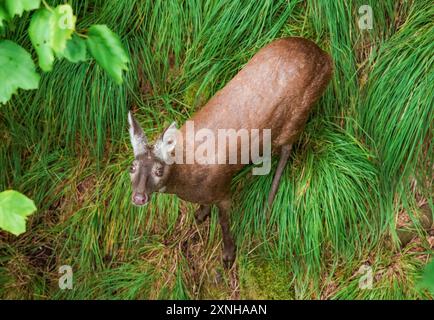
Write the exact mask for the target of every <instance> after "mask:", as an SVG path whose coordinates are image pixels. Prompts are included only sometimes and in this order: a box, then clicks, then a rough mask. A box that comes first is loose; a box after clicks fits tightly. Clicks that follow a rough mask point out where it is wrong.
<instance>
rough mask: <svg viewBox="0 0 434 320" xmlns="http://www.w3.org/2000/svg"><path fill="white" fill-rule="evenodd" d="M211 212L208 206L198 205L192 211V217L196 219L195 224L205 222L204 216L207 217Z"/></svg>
mask: <svg viewBox="0 0 434 320" xmlns="http://www.w3.org/2000/svg"><path fill="white" fill-rule="evenodd" d="M210 212H211V209H210V208H209V207H203V208H202V207H200V208H199V209H197V210H196V212H195V213H194V219H195V220H196V223H197V224H201V223H203V222H205V220H206V218H208V216H209V214H210Z"/></svg>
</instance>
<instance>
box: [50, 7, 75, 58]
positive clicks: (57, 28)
mask: <svg viewBox="0 0 434 320" xmlns="http://www.w3.org/2000/svg"><path fill="white" fill-rule="evenodd" d="M52 19H54V25H53V35H52V39H51V47H52V48H53V50H54V52H55V53H56V54H58V55H60V54H62V52H63V50H65V47H66V42H67V41H68V40H69V39H71V35H72V33H73V32H74V30H75V21H76V20H77V18H76V17H75V16H74V15H73V13H72V8H71V6H70V5H69V4H64V5H60V6H57V7H56V8H55V9H54V13H53V17H52Z"/></svg>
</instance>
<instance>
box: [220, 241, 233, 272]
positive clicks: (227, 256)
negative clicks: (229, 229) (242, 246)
mask: <svg viewBox="0 0 434 320" xmlns="http://www.w3.org/2000/svg"><path fill="white" fill-rule="evenodd" d="M234 261H235V246H233V247H232V248H224V249H223V266H224V267H225V269H230V268H231V267H232V265H233V264H234Z"/></svg>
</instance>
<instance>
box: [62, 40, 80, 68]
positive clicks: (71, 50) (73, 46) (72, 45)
mask: <svg viewBox="0 0 434 320" xmlns="http://www.w3.org/2000/svg"><path fill="white" fill-rule="evenodd" d="M63 56H64V57H65V58H66V59H68V60H69V61H71V62H74V63H77V62H79V61H84V60H86V42H85V41H84V40H83V39H81V38H80V37H79V36H76V35H73V36H72V39H70V40H68V42H67V43H66V48H65V50H64V51H63Z"/></svg>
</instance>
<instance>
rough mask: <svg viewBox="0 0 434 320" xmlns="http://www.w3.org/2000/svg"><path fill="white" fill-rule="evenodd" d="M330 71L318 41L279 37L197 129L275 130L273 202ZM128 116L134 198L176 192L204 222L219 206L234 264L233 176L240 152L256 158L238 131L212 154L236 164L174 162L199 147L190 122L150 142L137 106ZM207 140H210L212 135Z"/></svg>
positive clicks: (208, 109) (200, 116)
mask: <svg viewBox="0 0 434 320" xmlns="http://www.w3.org/2000/svg"><path fill="white" fill-rule="evenodd" d="M332 70H333V67H332V60H331V58H330V56H329V55H328V54H327V53H326V52H324V51H322V50H321V49H320V48H319V47H318V46H317V45H316V44H315V43H313V42H311V41H309V40H307V39H303V38H283V39H279V40H275V41H273V42H271V43H270V44H268V45H267V46H265V47H264V48H262V49H261V50H259V52H258V53H256V54H255V55H254V56H253V58H252V59H251V60H250V61H249V62H248V63H247V64H246V65H245V66H244V67H243V68H242V70H241V71H240V72H239V73H238V74H237V75H236V76H235V77H234V78H233V79H232V80H231V81H230V82H229V83H228V84H227V85H226V86H225V87H224V88H223V89H221V90H220V91H219V92H217V93H216V95H215V96H214V97H213V98H211V100H209V102H208V103H207V104H206V105H205V106H203V107H202V108H201V109H200V110H199V111H198V112H197V113H196V114H195V115H194V116H193V118H192V119H191V121H193V122H194V127H195V129H196V130H200V129H206V130H208V132H209V133H214V134H215V135H216V136H217V135H218V131H219V130H220V129H232V130H236V131H239V130H242V129H247V130H254V129H259V130H265V129H269V130H270V132H271V138H270V141H271V149H272V152H273V153H280V160H279V163H278V166H277V169H276V172H275V175H274V179H273V182H272V185H271V190H270V193H269V196H268V208H270V207H271V205H272V202H273V199H274V196H275V194H276V191H277V189H278V186H279V181H280V177H281V175H282V172H283V169H284V168H285V165H286V163H287V161H288V158H289V155H290V150H291V146H292V145H293V143H294V142H295V141H296V140H297V138H298V137H299V135H300V133H301V131H302V130H303V128H304V126H305V124H306V121H307V119H308V116H309V112H310V110H311V109H312V106H313V105H314V103H315V102H316V101H317V100H318V98H319V97H320V96H321V95H322V93H323V92H324V90H325V88H326V86H327V84H328V83H329V81H330V79H331V76H332ZM128 121H129V124H130V138H131V143H132V145H133V150H134V156H135V160H134V161H133V163H132V166H131V170H130V173H131V181H132V188H133V195H132V201H133V203H134V204H135V205H138V206H140V205H144V204H146V203H147V202H148V200H149V197H150V195H151V194H152V193H153V192H164V193H170V194H176V195H178V196H179V197H180V198H182V199H184V200H186V201H190V202H194V203H198V204H199V205H200V206H199V208H198V210H197V211H196V213H195V218H196V221H197V222H203V221H204V220H205V219H206V218H207V217H208V215H209V214H210V211H211V207H212V206H213V205H216V206H217V208H218V212H219V221H220V225H221V228H222V234H223V263H224V265H225V266H226V267H230V266H231V265H232V264H233V262H234V259H235V251H236V249H235V244H234V241H233V239H232V236H231V234H230V230H229V229H230V224H229V212H230V208H231V190H230V185H231V180H232V178H233V176H234V175H235V174H236V173H237V172H239V171H240V169H241V168H242V167H243V166H245V165H246V164H245V163H240V161H239V160H240V158H242V157H243V156H246V155H247V158H248V159H249V161H250V162H252V161H254V160H255V159H253V157H252V155H251V154H248V153H246V152H248V151H246V150H245V149H243V148H241V147H240V144H239V143H238V142H240V140H241V137H238V136H237V138H236V141H237V143H236V145H235V147H234V148H226V147H224V148H223V150H221V149H222V148H219V149H218V150H217V151H216V152H215V153H214V154H213V155H212V157H215V158H217V157H219V156H222V155H224V156H225V155H229V156H233V155H234V154H235V155H236V159H237V160H238V161H237V162H236V163H226V162H225V163H221V162H218V163H217V162H214V163H204V162H200V163H197V162H195V163H179V162H177V161H174V162H173V161H172V162H170V161H169V162H168V161H167V159H169V158H171V157H172V159H173V156H174V153H177V154H178V155H179V152H181V154H182V159H184V157H187V156H188V155H189V153H191V152H194V151H197V150H198V148H199V146H196V145H195V142H196V143H197V141H196V137H194V136H193V137H191V136H189V134H188V132H187V131H188V130H187V128H186V127H187V126H186V125H184V126H182V127H181V128H180V129H179V131H177V132H178V133H177V134H176V135H173V134H169V133H170V132H171V130H173V129H175V130H176V125H175V124H174V123H173V124H172V125H171V126H170V127H169V128H168V129H166V130H165V131H164V132H163V134H162V135H161V136H160V138H159V139H158V140H157V141H156V143H155V144H153V145H152V144H149V143H148V141H147V139H146V137H145V134H144V132H143V130H142V128H141V127H140V125H139V124H138V122H137V120H135V119H134V117H133V116H132V114H131V112H130V113H129V114H128ZM264 139H265V138H264V135H263V136H262V137H259V140H260V141H259V142H260V143H264V142H265V141H264ZM210 141H211V140H210ZM202 143H203V144H205V145H206V144H208V141H202ZM210 143H211V142H209V144H210ZM202 147H203V145H202ZM208 147H210V148H211V149H207V150H208V151H209V150H213V149H214V148H215V144H212V145H211V144H210V145H208ZM264 148H265V146H264V147H262V149H261V150H262V152H264ZM175 151H176V152H175ZM177 159H178V158H177Z"/></svg>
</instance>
